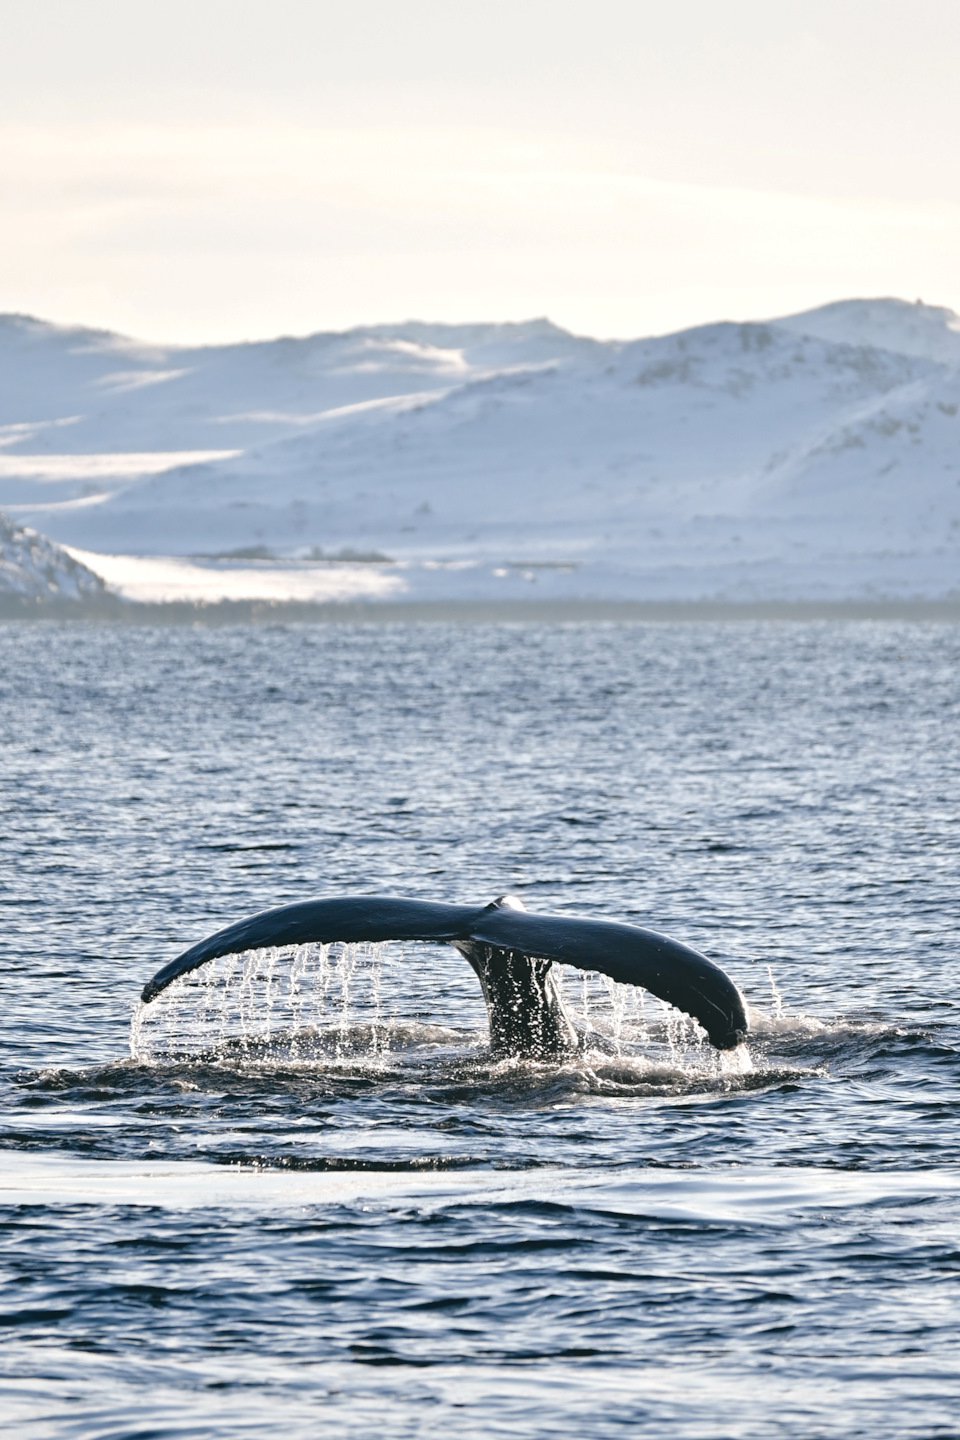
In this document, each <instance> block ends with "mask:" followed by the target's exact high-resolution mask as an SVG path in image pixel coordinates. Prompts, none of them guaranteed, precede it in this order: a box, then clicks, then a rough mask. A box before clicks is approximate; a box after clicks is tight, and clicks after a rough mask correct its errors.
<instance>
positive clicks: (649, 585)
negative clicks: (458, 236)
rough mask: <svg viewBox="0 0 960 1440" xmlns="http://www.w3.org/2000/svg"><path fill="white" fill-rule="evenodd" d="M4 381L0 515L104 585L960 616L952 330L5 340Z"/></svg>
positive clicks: (910, 308) (853, 324)
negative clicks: (289, 580) (210, 585)
mask: <svg viewBox="0 0 960 1440" xmlns="http://www.w3.org/2000/svg"><path fill="white" fill-rule="evenodd" d="M0 376H2V377H4V384H3V388H2V390H0V397H2V398H0V404H2V407H3V408H2V412H0V423H2V424H3V426H4V427H5V428H4V429H3V430H0V444H2V445H3V447H4V448H3V449H2V451H0V504H3V505H4V506H5V507H6V508H7V509H8V510H14V511H15V513H16V514H17V516H18V518H27V519H29V521H30V523H31V524H33V525H36V526H37V527H38V528H41V529H43V530H45V531H46V532H47V533H48V534H50V535H52V536H53V537H55V538H56V539H57V540H59V541H61V542H63V543H66V544H69V545H71V546H74V547H79V548H80V549H81V550H83V551H85V552H92V553H91V554H90V555H87V556H85V557H84V558H86V559H87V562H88V563H89V564H91V565H93V566H94V567H96V564H97V561H96V558H95V557H96V553H97V552H100V553H103V552H107V553H113V554H117V553H120V554H126V555H131V554H140V555H152V556H162V555H167V556H186V555H191V554H193V555H197V554H206V555H208V556H209V555H218V554H219V555H223V553H224V552H230V551H246V552H247V553H248V554H252V555H260V556H269V555H272V556H276V557H278V558H281V559H285V560H286V563H287V566H288V568H289V566H290V561H291V559H292V558H293V557H296V556H301V557H308V556H313V557H314V558H313V559H311V560H310V561H309V562H306V561H305V562H304V563H309V564H310V565H313V566H314V567H315V568H316V567H318V566H319V567H320V568H323V567H324V566H325V565H327V561H325V560H323V559H321V558H319V557H320V556H324V557H331V556H338V557H341V558H340V559H339V561H338V562H337V563H339V564H340V565H341V567H342V565H343V563H344V561H345V560H349V559H352V561H353V562H354V563H353V566H352V572H353V573H354V574H355V588H354V590H353V591H352V592H351V593H353V594H357V593H361V592H362V590H363V585H362V584H361V581H360V580H359V579H356V575H358V574H360V573H361V572H360V571H358V569H357V566H358V565H359V564H362V561H363V557H366V563H367V565H368V566H369V574H370V585H369V587H368V588H369V591H370V593H371V594H375V593H376V594H382V595H385V594H387V593H389V594H390V595H391V596H393V597H394V598H397V597H401V596H403V595H406V596H408V597H410V598H445V597H460V598H491V597H500V598H505V599H507V598H515V597H519V596H533V595H536V596H537V597H540V598H547V597H554V596H555V597H566V598H574V597H583V598H587V597H595V598H607V599H614V598H624V599H681V598H683V599H695V598H714V597H716V598H725V599H733V600H735V599H765V598H766V599H773V598H783V599H787V598H811V599H813V598H842V597H864V596H874V597H878V596H928V597H940V596H945V595H949V594H952V593H956V592H958V591H960V565H958V562H960V320H958V318H957V317H956V316H955V315H953V314H952V312H950V311H947V310H943V309H937V308H935V307H930V306H921V305H919V304H918V305H908V304H906V303H905V302H902V301H897V300H874V301H843V302H839V303H837V304H835V305H828V306H824V307H822V308H821V309H819V310H814V311H810V312H807V313H806V314H804V315H798V316H790V317H786V318H784V319H782V320H777V321H772V322H768V323H763V324H743V325H740V324H721V325H711V326H706V327H701V328H699V329H694V330H688V331H684V332H681V333H679V334H676V335H670V336H666V337H661V338H656V339H650V340H641V341H636V342H631V343H624V342H603V343H601V342H598V341H594V340H585V339H582V338H579V337H575V336H572V335H569V334H567V333H566V332H564V331H562V330H559V329H557V328H556V327H555V326H552V325H550V324H549V323H548V322H546V321H537V322H531V323H529V324H526V325H502V326H498V325H476V326H440V325H420V324H408V325H401V326H393V327H379V328H375V329H371V328H367V329H363V330H355V331H350V332H347V333H346V334H342V335H319V336H313V337H310V338H308V339H305V340H280V341H274V342H270V343H265V344H259V345H244V346H228V347H211V348H208V349H193V350H175V349H172V348H170V347H167V348H164V349H154V348H150V347H145V346H135V345H133V344H132V343H131V342H127V341H123V340H120V339H118V338H117V337H113V336H107V335H102V334H99V333H97V332H90V331H63V330H56V329H55V328H54V327H51V326H45V325H42V324H41V323H40V322H37V321H27V320H22V319H10V320H7V321H6V322H4V323H3V324H0ZM6 377H10V380H11V383H10V385H9V386H7V384H6ZM68 441H69V445H68V443H67V442H68ZM71 467H72V468H71ZM111 467H112V468H111ZM378 556H381V557H389V561H390V562H391V563H389V564H388V563H387V562H386V561H385V560H379V561H378V560H377V559H376V558H375V557H378ZM205 563H206V564H207V566H208V568H209V566H210V564H211V563H213V562H205ZM258 563H259V564H260V565H261V566H263V565H264V564H265V563H266V562H265V560H264V559H261V560H260V561H259V562H258ZM222 565H223V562H222V561H221V562H219V567H220V568H222ZM101 568H104V567H101ZM107 568H109V567H107ZM327 568H329V566H327ZM374 572H376V577H377V578H376V582H375V583H374ZM338 573H341V574H345V572H344V571H343V570H342V569H341V570H340V571H338ZM331 583H332V582H331ZM357 585H359V586H360V590H359V591H358V590H357V589H356V586H357ZM334 592H335V587H334V591H330V590H329V586H328V590H327V591H325V592H324V593H334Z"/></svg>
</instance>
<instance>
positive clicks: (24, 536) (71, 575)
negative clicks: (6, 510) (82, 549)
mask: <svg viewBox="0 0 960 1440" xmlns="http://www.w3.org/2000/svg"><path fill="white" fill-rule="evenodd" d="M103 594H104V584H103V581H102V580H101V579H100V577H99V576H98V575H95V574H94V573H93V572H92V571H91V570H88V569H87V568H86V567H85V566H84V565H81V564H79V563H78V562H77V561H76V560H75V559H74V558H73V557H72V556H71V555H68V554H67V553H66V551H65V550H61V548H60V546H59V545H52V544H51V543H50V541H49V540H47V539H46V538H45V537H44V536H43V535H38V534H37V533H36V531H34V530H28V529H25V528H24V527H23V526H20V525H14V524H12V523H11V522H10V521H9V520H8V519H7V517H6V516H5V515H2V514H0V600H3V599H7V598H9V597H11V596H16V597H18V598H20V599H25V600H96V599H100V598H101V597H102V596H103Z"/></svg>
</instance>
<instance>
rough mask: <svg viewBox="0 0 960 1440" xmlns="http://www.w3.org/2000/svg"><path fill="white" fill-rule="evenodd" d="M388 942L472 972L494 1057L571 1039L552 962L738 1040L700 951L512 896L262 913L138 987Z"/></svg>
mask: <svg viewBox="0 0 960 1440" xmlns="http://www.w3.org/2000/svg"><path fill="white" fill-rule="evenodd" d="M388 940H423V941H445V942H446V943H448V944H451V945H453V946H455V947H456V949H457V950H459V951H460V953H461V955H463V956H464V958H465V959H466V960H467V961H468V962H469V964H470V965H471V967H472V968H473V970H474V971H475V973H476V975H477V977H478V979H479V981H480V985H481V988H482V990H483V995H484V999H485V1001H486V1005H487V1014H488V1017H489V1023H490V1043H491V1047H492V1049H493V1050H494V1051H495V1052H496V1053H497V1054H501V1055H526V1056H531V1057H534V1058H546V1057H549V1056H556V1055H562V1054H563V1053H565V1052H567V1051H569V1050H570V1049H572V1048H575V1047H576V1044H577V1034H576V1030H575V1028H574V1026H573V1023H572V1021H571V1020H570V1017H569V1016H568V1014H567V1012H566V1010H565V1009H564V1005H563V1000H562V997H561V994H560V986H559V983H558V980H557V976H556V974H555V973H554V971H553V966H554V964H562V965H572V966H575V967H576V968H577V969H580V970H590V971H598V972H599V973H600V974H603V975H608V976H610V978H611V979H613V980H615V981H617V982H619V983H620V984H626V985H637V986H640V987H642V988H643V989H645V990H649V991H650V992H651V994H653V995H656V996H658V997H659V998H660V999H661V1000H665V1001H667V1003H668V1004H670V1005H674V1006H676V1008H677V1009H678V1010H682V1011H683V1012H684V1013H685V1014H687V1015H690V1016H692V1017H693V1019H695V1020H697V1021H698V1022H699V1024H700V1025H702V1026H703V1028H704V1030H705V1031H706V1032H707V1036H708V1038H709V1039H710V1042H711V1043H712V1044H713V1045H714V1046H716V1048H717V1049H719V1050H729V1049H733V1048H734V1047H735V1046H736V1045H738V1044H740V1042H741V1041H742V1040H744V1039H745V1038H746V1035H747V1030H748V1021H747V1010H746V1005H745V1003H744V1000H743V997H742V996H741V994H740V992H739V990H738V989H737V987H736V985H734V983H733V981H732V980H731V979H730V978H729V976H727V975H726V974H724V972H723V971H722V970H721V969H720V968H719V966H717V965H714V963H713V962H712V961H711V960H708V959H707V958H706V956H705V955H701V954H700V953H699V952H698V951H696V950H691V949H690V948H689V946H686V945H682V944H681V943H680V942H679V941H677V940H672V939H670V938H669V937H668V936H666V935H660V934H658V933H657V932H656V931H654V930H644V929H641V928H640V927H639V926H637V925H626V924H623V923H621V922H618V921H612V920H587V919H582V918H580V917H579V916H568V915H536V914H533V913H531V912H530V911H528V910H525V909H524V907H523V904H522V903H521V902H520V901H519V900H517V899H516V898H515V897H514V896H510V895H503V896H501V897H500V898H499V899H497V900H494V901H492V902H491V903H490V904H489V905H484V906H482V907H476V906H466V905H445V904H439V903H434V902H432V901H426V900H399V899H394V898H392V897H388V896H366V897H357V898H353V897H351V898H343V899H334V900H310V901H306V902H303V903H301V904H298V905H284V906H282V907H280V908H279V909H277V910H267V911H264V912H263V913H262V914H260V915H255V916H253V917H252V918H251V919H249V920H242V921H240V922H239V923H238V924H236V925H231V926H228V928H227V929H225V930H220V931H218V932H217V933H216V934H215V935H211V936H210V938H209V939H207V940H203V941H201V942H200V943H199V944H198V945H194V946H192V947H191V948H190V949H189V950H186V951H184V953H183V954H182V955H180V956H178V957H177V958H176V959H175V960H172V961H171V962H170V963H169V964H168V965H165V966H164V967H163V969H162V970H159V971H158V972H157V974H156V975H154V977H153V979H152V980H150V981H148V982H147V984H146V985H145V986H144V989H143V994H142V997H141V998H142V999H143V1001H144V1003H145V1004H148V1003H149V1002H150V1001H151V1000H153V999H154V998H155V996H157V995H159V994H160V993H161V991H163V990H164V989H166V987H167V986H168V985H170V984H171V983H172V982H173V981H174V980H176V979H178V978H179V977H180V976H182V975H187V974H189V973H190V972H191V971H193V970H196V969H198V968H199V967H200V966H201V965H204V964H206V963H207V962H208V961H210V960H215V959H217V958H218V957H220V956H222V955H233V954H240V953H242V952H243V951H247V950H257V949H263V948H266V947H268V946H285V945H305V944H310V943H314V944H322V945H329V944H333V943H334V942H341V943H345V944H349V943H358V942H364V941H367V942H382V941H388Z"/></svg>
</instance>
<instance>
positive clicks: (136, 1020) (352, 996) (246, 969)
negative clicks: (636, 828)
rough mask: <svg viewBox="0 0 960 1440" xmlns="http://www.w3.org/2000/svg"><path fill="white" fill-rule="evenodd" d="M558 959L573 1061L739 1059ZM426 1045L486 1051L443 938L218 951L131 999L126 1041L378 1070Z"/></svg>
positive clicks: (479, 1008)
mask: <svg viewBox="0 0 960 1440" xmlns="http://www.w3.org/2000/svg"><path fill="white" fill-rule="evenodd" d="M556 971H557V975H558V978H559V981H560V985H561V991H562V994H563V1000H564V1005H565V1006H566V1008H567V1011H568V1013H569V1015H570V1017H571V1019H572V1020H573V1022H574V1026H575V1028H576V1029H577V1032H578V1034H579V1037H580V1045H579V1050H578V1057H577V1058H575V1059H572V1061H571V1063H574V1064H581V1065H587V1066H588V1067H589V1066H594V1067H597V1066H599V1067H601V1068H602V1067H606V1066H609V1065H610V1064H622V1065H626V1066H628V1067H630V1068H632V1069H633V1070H635V1071H637V1072H643V1073H646V1072H648V1071H649V1070H650V1069H651V1067H652V1068H653V1069H654V1070H656V1071H657V1072H658V1073H660V1072H663V1073H664V1074H670V1075H687V1076H688V1077H689V1076H694V1075H697V1076H704V1075H709V1076H722V1075H733V1074H744V1073H747V1072H748V1070H749V1068H750V1061H749V1053H748V1052H747V1051H746V1047H743V1046H741V1047H740V1050H738V1051H734V1052H730V1054H728V1055H721V1054H719V1053H718V1052H716V1051H715V1050H714V1049H713V1047H712V1046H711V1045H709V1043H707V1037H706V1034H705V1032H704V1031H703V1030H702V1029H701V1027H700V1026H699V1025H698V1024H697V1023H696V1021H694V1020H692V1019H690V1018H689V1017H688V1016H686V1015H683V1014H681V1012H680V1011H679V1010H675V1009H674V1008H673V1007H672V1006H670V1005H667V1004H665V1003H664V1002H663V1001H661V1000H655V1002H654V1005H653V1007H650V1006H649V1005H648V1000H649V999H650V998H652V997H648V996H647V994H646V992H645V991H643V990H641V989H639V988H638V987H636V986H633V985H618V984H617V983H616V982H614V981H613V980H611V979H610V978H609V977H608V976H604V975H599V974H597V973H595V972H583V971H580V970H575V969H573V968H571V967H568V966H557V967H556ZM425 1047H426V1048H427V1049H429V1051H430V1053H432V1054H440V1055H443V1056H445V1057H447V1058H451V1059H452V1058H455V1057H460V1058H469V1057H470V1056H471V1055H472V1056H473V1057H474V1058H476V1059H478V1060H482V1061H484V1063H485V1057H486V1047H487V1024H486V1012H485V1009H484V1004H483V999H482V995H481V993H480V990H479V987H478V986H477V984H476V981H475V979H474V977H473V976H472V974H471V973H470V972H469V971H468V970H467V969H466V968H465V967H464V966H463V964H462V961H461V960H460V957H459V956H457V955H456V954H455V953H454V952H452V951H451V950H450V949H449V948H448V947H446V946H435V945H429V944H400V943H389V942H388V943H384V944H363V943H357V944H344V943H337V944H331V945H320V944H309V945H299V946H287V947H283V948H281V947H274V948H268V949H266V948H265V949H260V950H252V951H247V952H244V953H243V954H240V955H227V956H223V957H221V958H220V959H217V960H212V961H210V962H209V963H208V964H206V965H203V966H202V967H201V968H200V969H199V970H196V971H192V972H191V973H190V974H188V975H185V976H183V977H182V978H181V979H179V980H177V981H174V983H173V984H172V985H170V986H169V987H168V988H167V989H166V990H164V991H162V992H161V994H160V995H158V996H157V997H156V998H155V999H154V1000H152V1001H151V1002H150V1003H149V1004H148V1005H142V1004H141V1005H139V1006H138V1007H137V1009H136V1011H135V1013H134V1015H133V1017H132V1021H131V1027H130V1053H131V1056H132V1057H133V1059H135V1060H136V1061H138V1062H139V1063H141V1064H164V1063H168V1062H173V1061H180V1060H184V1059H195V1060H203V1061H218V1062H221V1063H224V1062H225V1063H241V1064H245V1065H247V1064H264V1065H271V1064H272V1065H275V1064H282V1065H285V1066H287V1065H294V1066H322V1067H324V1068H328V1067H330V1066H334V1067H336V1066H340V1067H345V1066H356V1065H358V1064H359V1065H361V1066H362V1067H363V1069H365V1070H370V1069H372V1070H385V1069H387V1068H388V1067H389V1066H390V1065H392V1064H393V1063H399V1062H400V1061H401V1059H402V1057H403V1055H404V1054H405V1053H406V1054H409V1053H410V1052H411V1051H416V1052H417V1053H418V1054H420V1055H421V1056H422V1055H423V1054H424V1049H425ZM741 1052H742V1054H741ZM553 1068H556V1065H554V1067H553Z"/></svg>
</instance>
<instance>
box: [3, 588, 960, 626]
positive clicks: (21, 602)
mask: <svg viewBox="0 0 960 1440" xmlns="http://www.w3.org/2000/svg"><path fill="white" fill-rule="evenodd" d="M745 620H778V621H793V622H796V621H809V620H913V621H934V622H942V623H943V622H945V623H951V622H957V621H960V597H956V598H951V599H945V600H882V599H878V600H756V601H728V600H526V601H513V600H499V601H488V600H450V601H440V600H438V601H409V602H403V601H392V602H391V601H382V602H376V601H374V602H369V601H368V602H357V603H351V602H349V601H344V602H342V603H340V602H334V603H327V604H310V603H304V602H299V601H277V602H271V601H265V600H220V601H217V602H215V603H211V604H203V603H192V602H188V601H167V602H163V603H155V604H148V603H143V602H136V601H129V600H120V599H118V598H116V597H114V596H109V595H108V596H104V597H102V598H100V599H97V600H89V601H76V600H44V601H36V600H29V599H26V598H25V597H21V596H17V595H0V622H8V621H25V622H29V623H33V624H36V623H44V622H45V623H50V622H72V623H75V624H107V625H209V626H221V625H278V624H315V625H405V624H406V625H410V624H414V625H423V624H460V625H495V624H538V625H551V624H553V625H563V624H590V623H610V622H616V623H657V622H661V623H663V622H669V623H675V622H678V621H745Z"/></svg>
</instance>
